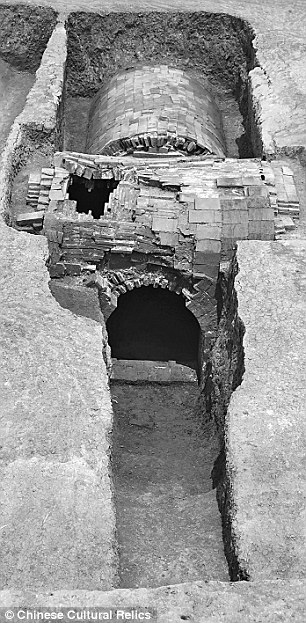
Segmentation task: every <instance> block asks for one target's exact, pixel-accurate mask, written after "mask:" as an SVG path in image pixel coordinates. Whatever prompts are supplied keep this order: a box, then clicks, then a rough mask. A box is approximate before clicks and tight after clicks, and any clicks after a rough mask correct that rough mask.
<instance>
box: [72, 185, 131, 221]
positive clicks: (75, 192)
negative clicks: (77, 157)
mask: <svg viewBox="0 0 306 623" xmlns="http://www.w3.org/2000/svg"><path fill="white" fill-rule="evenodd" d="M118 184H119V182H118V181H116V180H114V179H110V180H86V179H84V178H82V177H79V176H78V175H73V176H72V184H71V186H70V187H69V189H68V192H69V199H73V200H74V201H77V212H80V213H83V214H88V212H89V211H91V212H92V215H93V217H94V218H96V219H98V218H100V216H103V214H104V209H105V204H106V203H108V200H109V196H110V194H111V193H112V192H113V190H115V188H117V186H118Z"/></svg>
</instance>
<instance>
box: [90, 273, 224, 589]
mask: <svg viewBox="0 0 306 623" xmlns="http://www.w3.org/2000/svg"><path fill="white" fill-rule="evenodd" d="M155 279H156V281H155V282H153V284H154V285H153V284H152V283H151V284H150V285H149V284H148V285H141V284H140V280H136V281H134V282H132V281H130V282H129V281H126V282H125V287H123V286H121V288H122V290H125V291H122V292H120V290H119V292H120V294H119V292H118V286H117V293H118V297H117V301H116V306H114V307H113V311H112V312H111V313H110V315H109V316H108V318H107V320H106V328H107V332H108V341H109V345H110V347H111V354H112V358H113V374H112V378H111V395H112V401H113V410H114V427H113V433H112V470H113V483H114V492H115V501H116V517H117V523H116V527H117V538H118V550H119V576H120V586H121V587H122V588H127V587H140V586H150V587H152V586H159V585H163V584H176V583H180V582H185V581H196V580H207V579H214V580H221V581H222V580H223V581H227V580H228V570H227V564H226V560H225V556H224V551H223V541H222V530H221V516H220V513H219V510H218V506H217V501H216V497H215V492H214V491H213V490H212V480H211V470H212V468H213V465H214V461H215V459H216V457H217V456H218V453H219V440H218V437H217V434H216V430H215V427H214V424H213V422H211V421H207V420H206V419H205V417H203V414H202V412H201V411H200V410H199V408H197V403H198V398H199V386H198V381H197V377H198V378H199V377H200V362H201V350H202V349H203V348H204V345H205V339H203V337H204V334H203V328H202V329H201V327H200V324H199V322H198V320H197V319H196V317H195V315H194V314H193V313H192V312H191V311H190V310H189V309H188V308H187V306H186V304H187V305H188V303H189V301H188V298H186V297H185V296H184V295H183V294H182V292H181V289H180V288H177V292H175V291H171V290H169V289H168V288H167V287H166V286H167V284H168V285H169V282H168V281H167V280H166V279H164V281H161V283H163V286H164V287H161V286H160V285H157V284H158V278H157V277H156V278H155ZM159 279H160V277H159ZM135 284H137V285H135ZM102 286H103V287H104V288H106V284H105V283H104V282H103V283H101V288H102ZM185 294H186V292H185ZM113 296H114V294H113ZM105 297H106V298H107V295H106V294H105V290H104V292H103V291H102V290H101V292H100V302H101V303H103V301H104V303H105ZM102 308H103V309H104V310H105V312H106V315H107V312H108V311H109V309H108V308H107V305H105V306H104V307H103V304H102ZM203 324H205V323H204V322H203ZM196 371H197V372H196Z"/></svg>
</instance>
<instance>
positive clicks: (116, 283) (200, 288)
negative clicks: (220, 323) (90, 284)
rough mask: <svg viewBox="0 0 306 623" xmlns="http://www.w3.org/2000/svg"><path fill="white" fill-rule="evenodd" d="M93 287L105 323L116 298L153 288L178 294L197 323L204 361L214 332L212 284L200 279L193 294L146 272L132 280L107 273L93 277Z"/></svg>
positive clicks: (173, 279)
mask: <svg viewBox="0 0 306 623" xmlns="http://www.w3.org/2000/svg"><path fill="white" fill-rule="evenodd" d="M94 285H95V286H96V287H97V288H98V291H99V300H100V306H101V311H102V313H103V316H104V320H105V322H106V321H107V320H108V318H109V317H110V315H111V314H112V313H113V311H115V309H116V308H117V303H118V298H119V296H121V295H122V294H125V293H126V292H128V291H130V290H133V289H134V288H140V287H142V286H153V288H163V289H168V290H170V291H171V292H175V293H176V294H178V295H179V294H181V295H182V296H183V297H184V299H185V305H186V308H187V309H188V310H189V311H190V312H191V313H192V314H193V315H194V317H195V318H196V320H197V321H198V323H199V326H200V329H201V335H202V353H203V360H204V361H205V360H206V359H207V356H208V353H209V351H210V348H211V345H212V343H213V342H214V340H215V337H216V329H217V303H216V299H215V297H214V294H215V284H214V283H213V282H211V281H208V280H207V279H206V280H205V279H202V280H201V281H199V282H197V283H196V284H195V285H194V286H193V290H194V292H191V291H190V290H189V289H188V288H186V287H184V286H182V285H181V284H180V283H179V279H178V278H177V277H173V276H169V275H167V274H156V273H150V272H146V273H142V274H137V276H135V275H133V276H131V275H130V274H129V273H128V272H124V271H109V272H108V273H106V274H105V275H101V274H100V273H96V274H95V277H94Z"/></svg>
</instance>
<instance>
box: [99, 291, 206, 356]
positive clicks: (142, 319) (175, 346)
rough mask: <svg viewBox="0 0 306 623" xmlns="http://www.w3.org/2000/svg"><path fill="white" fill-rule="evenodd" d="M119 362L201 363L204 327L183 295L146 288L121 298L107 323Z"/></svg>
mask: <svg viewBox="0 0 306 623" xmlns="http://www.w3.org/2000/svg"><path fill="white" fill-rule="evenodd" d="M107 330H108V339H109V344H110V346H111V349H112V356H113V357H115V358H116V359H135V360H137V359H138V360H149V361H177V362H178V363H185V364H189V365H190V364H192V363H194V362H197V361H198V350H199V337H200V326H199V324H198V321H197V320H196V318H195V317H194V316H193V314H192V313H191V312H190V311H189V310H188V309H186V307H185V301H184V298H183V296H182V295H177V294H175V293H174V292H170V291H169V290H163V289H162V288H153V286H147V287H146V286H143V287H141V288H138V289H134V290H131V291H130V292H127V293H126V294H124V295H122V296H120V298H119V300H118V307H117V309H116V310H115V311H114V312H113V314H112V315H111V316H110V318H109V319H108V321H107Z"/></svg>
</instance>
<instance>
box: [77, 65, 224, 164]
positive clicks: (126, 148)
mask: <svg viewBox="0 0 306 623" xmlns="http://www.w3.org/2000/svg"><path fill="white" fill-rule="evenodd" d="M135 151H140V152H141V151H142V152H143V151H149V152H153V153H154V152H155V153H165V154H166V153H168V151H178V152H184V153H186V152H187V153H188V154H190V155H198V154H203V153H204V154H205V153H212V154H215V155H216V156H221V157H224V156H225V143H224V137H223V130H222V120H221V116H220V112H219V110H218V108H217V106H216V104H215V102H214V100H213V98H212V96H211V94H210V93H209V92H208V91H207V90H206V89H205V88H204V87H203V86H202V84H201V83H200V81H199V80H197V79H196V78H193V77H191V76H189V75H188V73H186V72H185V71H182V70H179V69H174V68H172V67H168V66H167V65H160V66H158V67H148V66H144V67H141V68H138V69H129V70H126V71H124V72H122V73H120V74H117V75H116V76H114V77H113V78H112V80H111V81H110V82H109V84H108V85H107V86H105V87H103V88H102V89H100V91H99V92H98V93H97V94H96V96H95V98H94V101H93V105H92V109H91V116H90V122H89V130H88V136H87V153H92V154H105V155H118V154H124V153H133V152H135Z"/></svg>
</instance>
